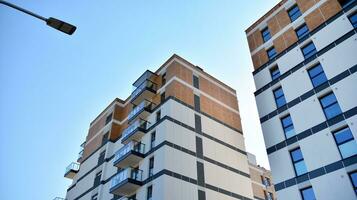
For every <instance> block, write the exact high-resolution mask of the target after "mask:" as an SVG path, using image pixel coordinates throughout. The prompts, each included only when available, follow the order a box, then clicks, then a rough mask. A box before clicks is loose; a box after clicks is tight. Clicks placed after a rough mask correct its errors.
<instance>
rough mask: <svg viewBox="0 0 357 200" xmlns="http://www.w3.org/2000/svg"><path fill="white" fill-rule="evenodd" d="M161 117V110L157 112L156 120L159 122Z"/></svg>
mask: <svg viewBox="0 0 357 200" xmlns="http://www.w3.org/2000/svg"><path fill="white" fill-rule="evenodd" d="M160 119H161V110H159V111H157V112H156V122H158V121H159V120H160Z"/></svg>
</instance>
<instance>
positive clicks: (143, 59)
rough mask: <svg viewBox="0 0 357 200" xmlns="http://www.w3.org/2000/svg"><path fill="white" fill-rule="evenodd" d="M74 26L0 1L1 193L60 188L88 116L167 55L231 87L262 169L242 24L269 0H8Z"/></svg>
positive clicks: (44, 195)
mask: <svg viewBox="0 0 357 200" xmlns="http://www.w3.org/2000/svg"><path fill="white" fill-rule="evenodd" d="M11 2H13V3H16V4H18V5H21V6H23V7H26V8H28V9H30V10H32V11H35V12H38V13H40V14H42V15H44V16H53V17H58V18H60V19H64V20H66V21H69V22H71V23H73V24H75V25H77V26H78V30H77V32H76V33H75V34H74V35H73V36H67V35H64V34H62V33H60V32H57V31H55V30H53V29H51V28H49V27H47V26H45V25H44V24H43V23H42V22H41V21H39V20H36V19H33V18H31V17H28V16H26V15H24V14H22V13H19V12H17V11H14V10H12V9H9V8H7V7H4V6H2V5H0V134H1V140H0V156H1V165H0V167H1V170H0V175H1V178H0V181H1V187H0V194H1V196H2V199H4V200H10V199H11V200H12V199H21V200H22V199H36V200H48V199H50V200H51V199H52V198H53V197H55V196H62V197H64V196H65V191H66V188H67V187H68V185H69V184H70V180H67V179H65V178H63V174H64V170H65V167H66V166H67V165H68V164H69V163H70V162H71V161H74V160H76V158H77V153H78V151H79V145H80V144H81V143H82V142H83V141H84V140H85V137H86V134H87V131H88V127H89V123H90V122H91V121H92V120H93V119H94V118H95V117H96V116H97V115H98V114H99V113H100V112H101V111H102V110H103V109H104V108H105V107H106V106H107V105H108V104H109V103H110V102H111V101H112V100H113V99H114V98H115V97H119V98H126V97H127V96H128V95H129V93H130V91H131V89H132V88H131V86H130V85H131V83H133V81H134V80H136V78H137V77H138V76H139V75H140V74H141V73H143V72H144V71H145V70H146V69H147V68H149V69H151V70H155V69H157V68H158V67H159V66H160V65H161V64H162V63H163V62H165V61H166V60H167V59H168V58H169V57H170V56H171V55H172V54H173V53H177V54H178V55H180V56H182V57H184V58H186V59H187V60H189V61H191V62H192V63H194V64H196V65H199V66H201V67H202V68H204V70H205V71H207V72H208V73H210V74H212V75H213V76H215V77H217V78H219V79H220V80H222V81H223V82H225V83H227V84H229V85H231V86H233V87H234V88H235V89H236V90H237V92H238V99H239V106H240V110H241V117H242V119H243V128H244V132H245V137H246V146H247V149H248V151H250V152H253V153H255V154H256V155H257V158H258V162H259V163H260V164H262V165H264V166H266V167H268V166H269V165H268V161H267V157H266V154H265V150H264V149H265V148H264V142H263V137H262V135H261V130H260V125H259V121H258V115H257V111H256V106H255V100H254V97H253V92H254V90H255V86H254V82H253V79H252V74H251V72H252V71H253V68H252V62H251V59H250V56H249V50H248V45H247V42H246V38H245V32H244V30H245V29H246V28H247V27H248V26H249V25H250V24H251V23H253V22H254V21H255V20H257V19H258V17H259V16H262V15H263V14H264V13H265V12H267V11H268V10H269V9H270V8H271V7H273V6H274V5H275V4H276V3H277V2H278V1H277V0H272V1H266V0H249V1H243V0H239V1H238V0H230V1H228V0H219V1H218V0H216V1H209V0H197V1H189V0H177V1H159V0H151V1H145V0H141V1H118V0H106V1H93V0H90V1H89V0H76V1H73V0H61V1H38V0H26V1H20V0H16V1H15V0H12V1H11Z"/></svg>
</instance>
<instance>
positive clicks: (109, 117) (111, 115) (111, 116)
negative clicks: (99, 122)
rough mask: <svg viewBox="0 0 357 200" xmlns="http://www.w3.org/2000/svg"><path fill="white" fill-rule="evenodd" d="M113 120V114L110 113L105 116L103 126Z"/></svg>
mask: <svg viewBox="0 0 357 200" xmlns="http://www.w3.org/2000/svg"><path fill="white" fill-rule="evenodd" d="M112 119H113V113H110V114H109V115H107V117H106V118H105V125H107V124H109V123H110V122H111V121H112Z"/></svg>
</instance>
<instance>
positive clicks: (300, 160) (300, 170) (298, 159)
mask: <svg viewBox="0 0 357 200" xmlns="http://www.w3.org/2000/svg"><path fill="white" fill-rule="evenodd" d="M290 155H291V159H292V161H293V165H294V169H295V174H296V176H300V175H303V174H306V173H307V169H306V165H305V161H304V157H303V156H302V153H301V149H300V148H297V149H295V150H293V151H290Z"/></svg>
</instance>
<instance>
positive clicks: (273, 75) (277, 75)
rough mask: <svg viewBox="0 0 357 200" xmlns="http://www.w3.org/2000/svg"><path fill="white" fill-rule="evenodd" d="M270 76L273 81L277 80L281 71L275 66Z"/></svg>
mask: <svg viewBox="0 0 357 200" xmlns="http://www.w3.org/2000/svg"><path fill="white" fill-rule="evenodd" d="M270 75H271V79H272V80H275V79H277V78H279V77H280V71H279V68H278V66H275V67H273V68H271V69H270Z"/></svg>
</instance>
